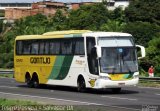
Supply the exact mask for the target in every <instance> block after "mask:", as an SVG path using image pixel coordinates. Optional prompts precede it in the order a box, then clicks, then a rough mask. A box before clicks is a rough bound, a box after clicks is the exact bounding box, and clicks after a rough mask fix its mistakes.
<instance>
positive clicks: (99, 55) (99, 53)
mask: <svg viewBox="0 0 160 111" xmlns="http://www.w3.org/2000/svg"><path fill="white" fill-rule="evenodd" d="M95 48H96V53H97V57H98V58H101V57H102V51H101V47H100V46H97V45H96V46H95Z"/></svg>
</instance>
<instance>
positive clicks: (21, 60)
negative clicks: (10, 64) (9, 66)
mask: <svg viewBox="0 0 160 111" xmlns="http://www.w3.org/2000/svg"><path fill="white" fill-rule="evenodd" d="M30 57H37V56H33V55H32V56H15V58H14V59H15V79H16V81H19V82H25V74H26V72H29V74H30V75H31V77H32V75H33V73H37V75H38V78H39V82H40V83H42V84H45V83H46V82H47V81H48V77H49V75H50V73H51V71H52V67H53V65H54V62H55V60H56V56H38V57H44V58H46V57H50V61H51V62H50V64H31V63H30ZM17 60H18V61H17Z"/></svg>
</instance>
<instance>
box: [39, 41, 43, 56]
mask: <svg viewBox="0 0 160 111" xmlns="http://www.w3.org/2000/svg"><path fill="white" fill-rule="evenodd" d="M39 45H40V46H39V54H44V42H40V44H39Z"/></svg>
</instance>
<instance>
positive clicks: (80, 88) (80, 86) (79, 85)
mask: <svg viewBox="0 0 160 111" xmlns="http://www.w3.org/2000/svg"><path fill="white" fill-rule="evenodd" d="M85 89H86V84H85V80H84V78H83V77H81V76H80V77H79V78H78V81H77V90H78V92H84V91H85Z"/></svg>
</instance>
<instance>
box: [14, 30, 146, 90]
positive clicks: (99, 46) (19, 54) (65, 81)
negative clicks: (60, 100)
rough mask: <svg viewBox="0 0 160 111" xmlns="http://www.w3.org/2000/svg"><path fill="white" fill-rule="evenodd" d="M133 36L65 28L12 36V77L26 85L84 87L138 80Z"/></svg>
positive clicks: (130, 83) (114, 87)
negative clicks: (39, 33)
mask: <svg viewBox="0 0 160 111" xmlns="http://www.w3.org/2000/svg"><path fill="white" fill-rule="evenodd" d="M136 47H140V49H141V57H139V58H143V57H144V56H145V49H144V47H143V46H140V45H135V43H134V40H133V37H132V35H130V34H128V33H120V32H92V31H88V30H68V31H55V32H47V33H44V34H42V35H22V36H17V37H16V39H15V50H14V66H15V69H14V70H15V75H14V76H15V80H16V81H18V82H25V83H27V85H28V86H29V87H38V86H39V85H40V84H48V85H60V86H72V87H77V89H78V91H83V90H84V89H86V88H95V89H101V88H111V89H112V90H113V91H116V92H119V91H120V90H121V88H122V87H126V86H134V85H136V84H137V83H138V80H139V72H138V62H137V61H138V60H137V58H138V57H137V52H136Z"/></svg>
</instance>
